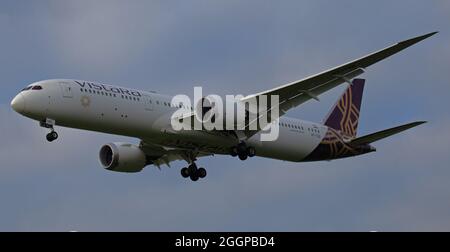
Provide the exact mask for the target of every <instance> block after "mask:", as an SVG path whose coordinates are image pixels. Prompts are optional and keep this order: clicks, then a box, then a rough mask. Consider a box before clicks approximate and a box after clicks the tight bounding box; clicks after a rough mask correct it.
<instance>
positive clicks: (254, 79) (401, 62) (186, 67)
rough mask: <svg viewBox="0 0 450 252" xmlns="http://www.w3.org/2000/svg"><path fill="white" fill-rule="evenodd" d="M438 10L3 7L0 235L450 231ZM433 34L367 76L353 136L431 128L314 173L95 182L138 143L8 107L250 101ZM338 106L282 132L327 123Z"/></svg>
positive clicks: (225, 173)
mask: <svg viewBox="0 0 450 252" xmlns="http://www.w3.org/2000/svg"><path fill="white" fill-rule="evenodd" d="M449 13H450V4H449V3H448V1H395V2H392V1H376V2H373V1H365V2H363V1H339V3H338V2H334V1H317V0H316V1H277V2H274V1H196V0H191V1H127V2H126V3H125V2H124V1H1V2H0V32H1V34H2V36H1V39H0V52H1V57H0V76H1V78H2V88H3V90H2V92H0V115H1V117H2V119H1V120H0V132H1V133H0V139H1V142H2V144H1V145H0V161H1V165H0V202H1V205H0V213H1V214H0V230H1V231H6V230H12V231H69V230H80V231H114V230H124V231H188V230H192V231H370V230H380V231H428V230H446V231H450V201H449V200H448V199H449V198H450V184H449V183H448V180H449V179H450V169H448V167H449V165H448V164H449V163H450V155H449V149H450V132H449V129H450V115H449V112H448V108H449V107H450V101H449V99H448V94H449V91H450V83H449V80H450V78H449V77H450V72H449V66H450V35H449V31H448V24H449V23H450V15H449ZM436 30H438V31H440V33H439V34H438V35H436V36H434V37H432V38H430V39H428V40H426V41H424V42H422V43H420V44H418V45H415V46H413V47H412V48H409V49H407V50H406V51H404V52H401V53H399V54H398V55H395V56H393V57H392V58H389V59H387V60H385V61H383V62H381V63H378V64H377V65H375V66H373V67H371V68H369V69H368V71H367V73H365V75H364V77H365V78H367V82H366V89H365V94H364V98H363V104H362V109H361V118H360V126H359V127H360V128H359V133H360V134H364V133H369V132H372V131H375V130H380V129H383V128H387V127H391V126H395V125H397V124H401V123H405V122H409V121H414V120H427V121H429V123H427V124H425V125H423V126H420V127H418V128H415V129H412V130H410V131H408V132H406V133H404V134H401V135H398V136H395V137H392V138H389V139H386V140H383V141H380V142H378V143H376V144H375V146H376V147H377V148H378V151H377V152H376V153H371V154H368V155H365V156H360V157H356V158H350V159H344V160H336V161H332V162H317V163H289V162H282V161H276V160H268V159H262V158H253V159H250V160H247V161H246V162H242V161H239V160H238V159H235V158H230V157H215V158H204V159H201V160H200V161H199V164H200V165H201V166H204V167H206V168H208V177H207V179H204V180H201V181H199V182H197V183H192V182H190V181H189V180H185V179H182V178H181V177H180V175H179V169H180V168H181V167H183V166H184V165H185V164H184V163H182V162H177V163H174V164H173V166H172V168H163V169H162V171H159V170H158V169H156V168H154V167H149V168H147V169H145V170H144V171H143V172H141V173H139V174H119V173H112V172H108V171H106V170H103V169H102V168H101V167H100V164H99V162H98V157H97V153H98V150H99V148H100V146H101V145H102V144H104V143H107V142H112V141H129V142H132V143H137V142H138V140H137V139H129V138H124V137H120V136H114V135H107V134H99V133H93V132H86V131H80V130H74V129H63V128H59V129H58V131H59V133H60V139H58V141H56V142H53V143H51V144H50V143H47V142H46V140H45V133H46V130H45V129H42V128H39V127H38V123H37V122H34V121H31V120H29V119H27V118H24V117H22V116H20V115H18V114H16V113H14V112H13V111H12V110H11V108H10V107H9V103H10V101H11V99H12V98H13V97H14V95H15V94H16V93H17V92H18V91H19V90H20V89H21V88H22V87H24V86H25V85H27V84H29V83H31V82H34V81H37V80H42V79H50V78H77V79H86V80H95V81H100V82H106V83H111V84H119V85H122V86H127V87H132V88H137V89H144V90H156V91H158V92H160V93H166V94H178V93H187V94H193V89H192V87H193V86H196V85H201V86H203V87H204V89H205V92H209V93H218V94H250V93H254V92H258V91H261V90H265V89H268V88H272V87H274V86H276V85H279V84H284V83H287V82H290V81H292V80H296V79H301V78H303V77H306V76H308V75H310V74H314V73H317V72H319V71H322V70H324V69H327V68H329V67H333V66H335V65H338V64H341V63H344V62H347V61H349V60H352V59H354V58H357V57H360V56H362V55H364V54H367V53H369V52H372V51H375V50H378V49H380V48H383V47H385V46H388V45H390V44H392V43H394V42H397V41H400V40H403V39H407V38H410V37H413V36H417V35H421V34H425V33H428V32H432V31H436ZM341 92H342V88H337V89H336V90H332V91H330V92H329V93H327V94H325V95H324V96H323V97H322V99H321V101H320V102H315V101H312V102H308V103H307V104H304V105H302V106H301V107H299V108H297V109H295V110H294V111H292V112H290V114H289V115H290V116H295V117H300V118H302V119H306V120H312V121H321V120H322V118H323V117H324V116H325V115H326V113H327V112H328V110H329V108H330V107H331V106H332V104H333V103H334V102H335V100H336V99H337V97H338V95H339V94H340V93H341Z"/></svg>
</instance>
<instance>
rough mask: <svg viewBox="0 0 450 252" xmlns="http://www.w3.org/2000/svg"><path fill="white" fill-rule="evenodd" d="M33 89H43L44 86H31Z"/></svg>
mask: <svg viewBox="0 0 450 252" xmlns="http://www.w3.org/2000/svg"><path fill="white" fill-rule="evenodd" d="M31 89H32V90H41V89H42V87H41V86H39V85H36V86H33V88H31Z"/></svg>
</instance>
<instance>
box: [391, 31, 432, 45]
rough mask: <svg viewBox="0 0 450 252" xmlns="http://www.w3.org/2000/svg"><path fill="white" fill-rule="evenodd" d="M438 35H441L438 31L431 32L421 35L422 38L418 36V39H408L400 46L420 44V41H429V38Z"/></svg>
mask: <svg viewBox="0 0 450 252" xmlns="http://www.w3.org/2000/svg"><path fill="white" fill-rule="evenodd" d="M436 33H439V32H438V31H435V32H430V33H427V34H425V35H421V36H417V37H414V38H410V39H407V40H405V41H402V42H400V44H407V46H410V45H413V44H415V43H418V42H420V41H422V40H424V39H427V38H429V37H431V36H433V35H435V34H436Z"/></svg>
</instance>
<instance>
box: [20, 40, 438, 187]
mask: <svg viewBox="0 0 450 252" xmlns="http://www.w3.org/2000/svg"><path fill="white" fill-rule="evenodd" d="M435 33H436V32H433V33H429V34H426V35H423V36H419V37H415V38H412V39H408V40H405V41H402V42H399V43H396V44H394V45H392V46H389V47H387V48H385V49H382V50H379V51H377V52H374V53H371V54H369V55H367V56H364V57H362V58H359V59H356V60H354V61H351V62H349V63H346V64H343V65H340V66H338V67H335V68H332V69H329V70H326V71H324V72H321V73H319V74H316V75H313V76H310V77H307V78H305V79H302V80H298V81H294V82H291V83H288V84H285V85H282V86H278V87H275V88H273V89H270V90H266V91H263V92H259V93H256V94H252V95H248V96H245V97H244V96H242V98H240V99H239V100H238V101H237V105H238V106H239V104H245V103H246V102H248V101H250V100H252V99H253V100H256V101H257V102H258V103H259V102H260V100H262V97H263V96H267V97H271V96H276V97H277V101H278V103H277V104H271V105H269V106H266V112H267V111H271V110H273V109H274V108H275V107H276V108H277V109H278V111H279V112H278V113H277V114H276V116H274V115H273V114H270V116H268V117H267V118H268V123H269V124H271V125H276V126H277V127H278V135H277V137H276V139H274V140H272V141H261V134H263V131H264V128H263V127H262V126H258V127H256V128H254V129H251V128H250V127H249V126H250V125H249V124H250V123H249V121H250V120H249V114H250V113H249V111H248V109H249V107H248V106H244V110H245V113H244V114H245V125H244V127H243V128H239V129H234V130H233V129H231V130H230V129H228V128H227V129H222V130H217V129H212V130H207V129H205V128H204V127H202V128H201V130H186V129H182V130H174V129H173V123H172V122H173V121H172V120H173V115H174V113H175V112H176V111H178V110H180V109H181V110H183V109H184V110H188V111H189V112H190V113H191V115H192V118H194V120H203V118H204V117H203V116H204V115H205V114H204V112H205V111H206V112H207V111H208V108H207V106H205V103H204V102H202V103H201V104H200V107H201V109H200V110H198V109H197V108H196V107H197V106H196V105H195V104H194V105H192V104H183V103H174V102H173V99H172V98H173V96H166V95H161V94H157V93H155V92H146V91H140V90H134V89H129V88H123V87H117V86H112V85H107V84H102V83H98V82H89V81H81V80H72V79H53V80H44V81H39V82H35V83H32V84H30V85H28V86H27V87H26V88H24V89H23V90H22V91H21V92H20V93H19V94H17V96H16V97H15V98H14V99H13V100H12V102H11V106H12V108H13V109H14V110H15V111H16V112H18V113H20V114H22V115H24V116H26V117H29V118H31V119H34V120H36V121H38V122H39V124H40V126H42V127H45V128H48V129H49V130H50V133H48V134H47V140H48V141H50V142H51V141H54V140H55V139H57V138H58V134H57V133H56V131H55V126H63V127H70V128H77V129H84V130H90V131H97V132H105V133H110V134H116V135H122V136H128V137H134V138H138V139H140V144H139V145H134V144H130V143H108V144H105V145H104V146H102V147H101V148H100V153H99V158H100V163H101V165H102V166H103V167H104V168H105V169H107V170H111V171H116V172H139V171H141V170H142V169H143V168H144V167H146V166H148V165H155V166H157V167H158V168H159V167H160V166H161V165H163V164H165V165H168V166H169V165H170V163H171V162H172V161H175V160H184V161H186V162H187V166H186V167H184V168H182V169H181V175H182V176H183V177H184V178H188V177H189V178H190V179H191V180H193V181H197V180H198V179H199V178H204V177H205V176H206V170H205V169H204V168H198V167H197V165H196V161H197V159H198V158H199V157H203V156H213V155H215V154H217V155H231V156H233V157H236V156H238V157H239V158H240V159H241V160H246V159H247V158H248V157H253V156H259V157H265V158H273V159H278V160H286V161H292V162H303V161H319V160H332V159H339V158H345V157H351V156H356V155H361V154H365V153H369V152H373V151H375V148H374V147H373V146H372V145H371V143H373V142H375V141H378V140H380V139H383V138H386V137H388V136H391V135H394V134H397V133H399V132H401V131H404V130H406V129H409V128H412V127H415V126H417V125H420V124H422V123H424V122H423V121H418V122H412V123H408V124H404V125H402V126H398V127H394V128H390V129H386V130H382V131H379V132H376V133H372V134H369V135H365V136H359V137H358V136H357V134H356V133H357V127H358V117H359V110H360V106H361V100H362V94H363V88H364V82H365V80H364V79H360V78H356V77H357V76H359V75H361V74H363V73H364V71H365V69H366V68H367V67H369V66H371V65H372V64H375V63H377V62H378V61H381V60H383V59H385V58H387V57H389V56H391V55H393V54H395V53H397V52H399V51H401V50H403V49H405V48H407V47H409V46H411V45H413V44H415V43H417V42H419V41H421V40H424V39H426V38H428V37H430V36H432V35H434V34H435ZM341 84H344V85H348V88H347V89H346V90H345V92H344V93H343V95H342V96H341V97H340V99H339V100H338V101H337V103H336V104H335V106H334V107H333V108H332V109H331V111H330V113H329V115H328V116H327V117H326V118H325V120H324V122H323V124H318V123H312V122H307V121H303V120H299V119H295V118H289V117H286V116H284V115H285V114H286V112H287V111H288V110H290V109H292V108H295V107H297V106H299V105H301V104H303V103H305V102H306V101H308V100H311V99H314V100H318V96H319V95H321V94H322V93H324V92H326V91H328V90H330V89H332V88H335V87H337V86H339V85H341ZM203 101H204V100H203ZM194 107H195V108H194ZM241 107H242V106H241ZM210 108H211V107H209V109H210ZM258 111H261V110H258ZM199 113H200V114H201V115H199ZM188 117H189V116H188ZM183 118H184V119H186V117H183ZM183 118H182V119H181V120H180V122H182V120H183ZM195 118H200V119H195ZM266 126H267V125H266Z"/></svg>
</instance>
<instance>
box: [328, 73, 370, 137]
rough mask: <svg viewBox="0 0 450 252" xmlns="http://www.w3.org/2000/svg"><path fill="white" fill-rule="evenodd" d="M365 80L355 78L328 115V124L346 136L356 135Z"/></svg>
mask: <svg viewBox="0 0 450 252" xmlns="http://www.w3.org/2000/svg"><path fill="white" fill-rule="evenodd" d="M364 82H365V80H364V79H354V80H353V82H352V85H350V86H349V87H348V88H347V90H345V92H344V94H342V96H341V98H340V99H339V100H338V101H337V102H336V104H335V105H334V107H333V109H331V111H330V113H329V114H328V116H327V117H326V119H325V121H324V124H325V125H326V126H328V127H330V128H333V129H335V130H338V131H340V132H341V133H342V134H343V135H344V136H347V137H351V138H354V137H356V131H357V129H358V119H359V109H360V108H361V101H362V95H363V90H364Z"/></svg>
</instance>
